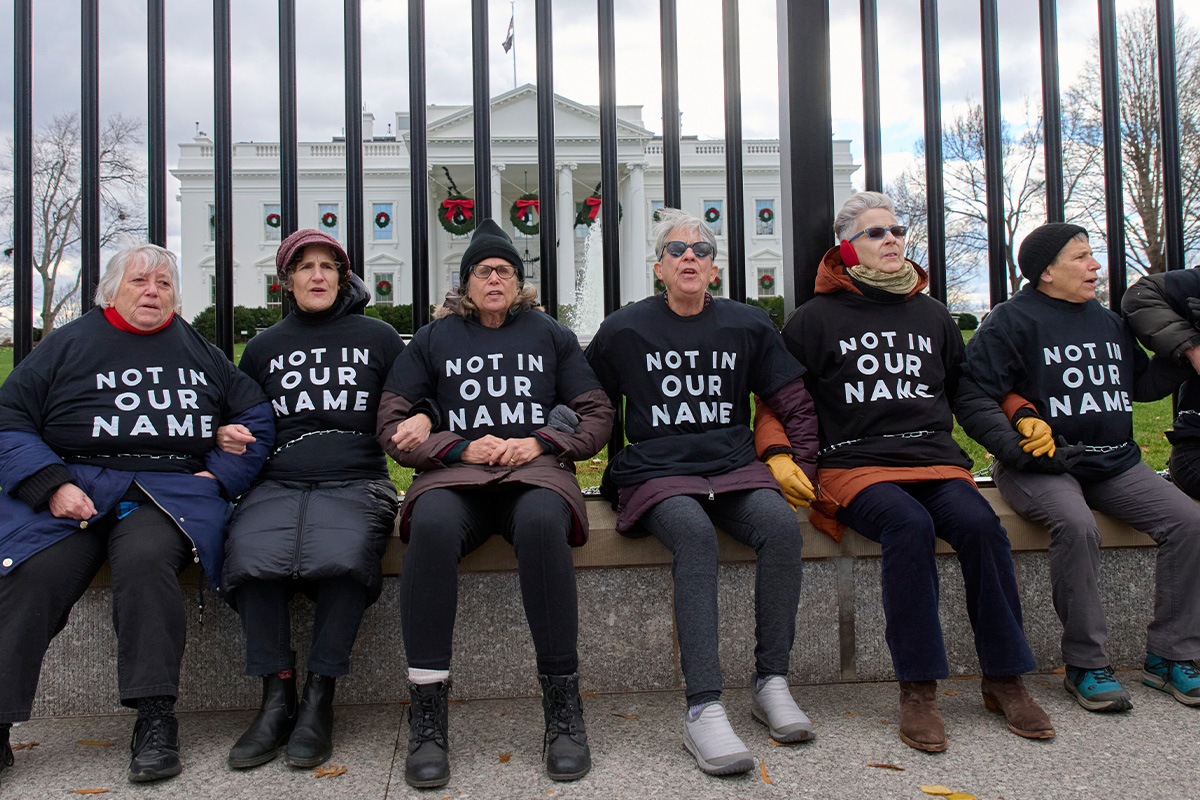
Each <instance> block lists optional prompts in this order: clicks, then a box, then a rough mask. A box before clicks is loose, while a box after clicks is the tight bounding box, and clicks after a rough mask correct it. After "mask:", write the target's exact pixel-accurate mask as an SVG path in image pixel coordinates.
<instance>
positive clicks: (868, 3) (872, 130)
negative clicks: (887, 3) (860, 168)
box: [858, 0, 883, 192]
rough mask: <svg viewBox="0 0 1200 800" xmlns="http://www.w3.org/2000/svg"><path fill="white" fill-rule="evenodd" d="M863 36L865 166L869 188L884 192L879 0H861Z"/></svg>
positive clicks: (860, 16)
mask: <svg viewBox="0 0 1200 800" xmlns="http://www.w3.org/2000/svg"><path fill="white" fill-rule="evenodd" d="M858 18H859V25H860V26H861V39H862V91H863V165H864V166H865V167H866V178H867V179H866V188H867V189H868V190H869V191H872V192H882V191H883V133H882V125H881V123H880V118H879V9H878V7H877V5H876V2H875V0H860V2H859V4H858Z"/></svg>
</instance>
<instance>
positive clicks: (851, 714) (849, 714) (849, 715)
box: [846, 711, 858, 717]
mask: <svg viewBox="0 0 1200 800" xmlns="http://www.w3.org/2000/svg"><path fill="white" fill-rule="evenodd" d="M846 716H847V717H857V716H858V714H853V713H851V712H849V711H847V712H846Z"/></svg>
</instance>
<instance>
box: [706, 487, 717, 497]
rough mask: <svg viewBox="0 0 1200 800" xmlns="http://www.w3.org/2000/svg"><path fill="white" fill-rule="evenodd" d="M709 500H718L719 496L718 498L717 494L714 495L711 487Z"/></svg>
mask: <svg viewBox="0 0 1200 800" xmlns="http://www.w3.org/2000/svg"><path fill="white" fill-rule="evenodd" d="M708 499H709V500H716V499H717V496H716V495H715V494H713V490H712V487H711V486H710V487H709V488H708Z"/></svg>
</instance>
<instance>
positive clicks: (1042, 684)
mask: <svg viewBox="0 0 1200 800" xmlns="http://www.w3.org/2000/svg"><path fill="white" fill-rule="evenodd" d="M1034 683H1036V684H1037V685H1038V686H1049V687H1050V688H1051V689H1054V688H1055V685H1054V684H1053V683H1046V682H1045V681H1034Z"/></svg>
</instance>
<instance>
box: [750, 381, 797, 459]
mask: <svg viewBox="0 0 1200 800" xmlns="http://www.w3.org/2000/svg"><path fill="white" fill-rule="evenodd" d="M774 447H786V448H787V449H789V450H791V448H792V443H791V442H789V441H788V438H787V434H786V433H784V432H783V423H782V422H780V421H779V417H777V416H775V412H774V411H772V410H771V407H770V406H768V405H767V404H766V403H764V402H763V399H762V398H761V397H759V396H758V395H755V396H754V449H755V450H756V451H758V457H759V458H762V457H763V455H764V454H765V453H766V452H767V451H768V450H770V449H772V448H774Z"/></svg>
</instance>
